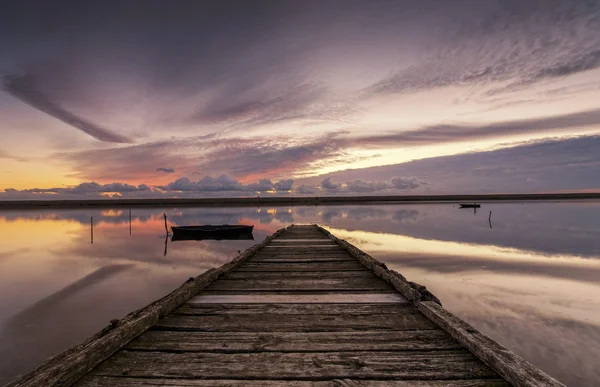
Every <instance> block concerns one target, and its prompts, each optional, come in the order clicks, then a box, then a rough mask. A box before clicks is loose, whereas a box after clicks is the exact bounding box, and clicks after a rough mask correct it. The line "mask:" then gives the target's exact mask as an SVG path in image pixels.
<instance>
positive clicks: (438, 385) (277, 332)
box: [8, 226, 562, 387]
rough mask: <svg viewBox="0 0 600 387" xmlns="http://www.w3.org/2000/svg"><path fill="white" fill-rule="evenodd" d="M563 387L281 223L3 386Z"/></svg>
mask: <svg viewBox="0 0 600 387" xmlns="http://www.w3.org/2000/svg"><path fill="white" fill-rule="evenodd" d="M509 385H514V386H519V387H524V386H539V387H541V386H562V384H561V383H560V382H558V381H556V380H555V379H553V378H552V377H550V376H549V375H547V374H545V373H544V372H542V371H541V370H539V369H537V368H536V367H534V366H533V365H531V364H529V363H528V362H526V361H525V360H523V359H522V358H520V357H519V356H517V355H516V354H514V353H512V352H511V351H509V350H507V349H506V348H504V347H502V346H501V345H500V344H498V343H497V342H495V341H493V340H492V339H490V338H489V337H487V336H485V335H484V334H482V333H480V332H479V331H477V330H476V329H474V328H473V327H471V326H470V325H468V324H467V323H465V322H464V321H462V320H460V319H459V318H457V317H456V316H454V315H452V314H451V313H450V312H448V311H446V310H445V309H444V308H443V307H442V306H441V305H440V303H439V300H438V299H437V298H436V297H435V296H433V295H432V294H431V293H430V292H429V291H427V289H426V288H425V287H423V286H421V285H418V284H415V283H412V282H408V281H407V280H406V279H405V278H404V277H403V276H402V275H400V274H399V273H397V272H395V271H392V270H389V269H388V268H387V267H386V266H385V265H384V264H382V263H380V262H378V261H376V260H375V259H373V258H371V257H370V256H368V255H367V254H365V253H363V252H362V251H360V250H359V249H357V248H356V247H354V246H352V245H351V244H349V243H347V242H345V241H342V240H340V239H338V238H336V237H335V236H333V235H331V234H330V233H329V232H327V231H326V230H324V229H322V228H320V227H318V226H290V227H288V228H286V229H282V230H279V231H278V232H276V233H275V234H273V235H272V236H270V237H268V238H267V239H265V241H263V242H262V243H260V244H258V245H255V246H254V247H251V248H250V249H248V250H246V251H245V252H244V253H242V254H240V255H239V256H238V257H237V258H236V259H234V260H233V261H232V262H230V263H227V264H225V265H223V266H221V267H220V268H217V269H211V270H209V271H207V272H205V273H204V274H202V275H200V276H198V277H196V278H190V279H189V280H188V281H187V282H185V283H184V284H183V285H182V286H181V287H180V288H178V289H176V290H175V291H173V292H172V293H170V294H169V295H167V296H165V297H164V298H162V299H160V300H158V301H155V302H154V303H152V304H150V305H148V306H146V307H144V308H142V309H140V310H138V311H136V312H133V313H131V314H129V315H127V316H125V317H124V318H123V319H121V320H112V321H111V324H110V325H109V326H107V327H106V328H105V329H104V330H102V331H101V332H99V333H97V334H96V335H94V336H92V337H91V338H89V339H88V340H87V341H86V342H84V343H83V344H81V345H79V346H77V347H74V348H71V349H69V350H67V351H65V352H63V353H61V354H59V355H56V356H55V357H53V358H51V359H49V360H48V361H46V362H45V363H44V364H42V365H41V366H40V367H38V368H37V369H36V370H34V371H32V372H31V373H29V374H27V375H24V376H22V377H21V378H19V379H18V380H16V381H14V382H12V383H10V384H9V385H8V386H10V387H16V386H78V387H105V386H121V387H134V386H135V387H140V386H186V387H207V386H245V387H248V386H252V387H258V386H267V387H271V386H292V387H325V386H340V387H358V386H361V387H392V386H417V387H425V386H428V387H442V386H462V387H467V386H469V387H475V386H493V387H500V386H509Z"/></svg>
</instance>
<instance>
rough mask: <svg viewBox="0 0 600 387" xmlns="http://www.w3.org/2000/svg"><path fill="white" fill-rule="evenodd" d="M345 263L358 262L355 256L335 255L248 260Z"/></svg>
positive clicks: (262, 261)
mask: <svg viewBox="0 0 600 387" xmlns="http://www.w3.org/2000/svg"><path fill="white" fill-rule="evenodd" d="M328 262H331V263H338V262H339V263H344V262H350V263H351V262H356V260H355V259H354V258H349V257H339V258H335V257H329V258H327V257H322V258H312V257H311V258H295V257H290V258H284V257H281V258H260V259H253V260H252V261H248V263H264V264H267V263H286V264H291V263H303V264H307V263H328Z"/></svg>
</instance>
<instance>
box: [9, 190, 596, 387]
mask: <svg viewBox="0 0 600 387" xmlns="http://www.w3.org/2000/svg"><path fill="white" fill-rule="evenodd" d="M490 211H492V215H491V219H490V218H489V212H490ZM163 213H166V214H167V217H168V221H169V225H186V224H224V223H229V224H233V223H246V224H254V225H255V226H254V238H255V241H251V240H248V241H202V242H196V241H183V242H171V241H170V240H168V239H166V237H165V225H164V219H163ZM91 217H93V219H94V220H93V222H94V228H93V243H92V235H91V230H90V218H91ZM291 223H318V224H320V225H322V226H324V227H326V228H327V229H329V230H330V231H331V232H332V233H333V234H334V235H336V236H338V237H340V238H342V239H346V240H347V241H349V242H351V243H353V244H355V245H356V246H357V247H359V248H361V249H363V250H364V251H365V252H367V253H369V254H371V255H372V256H373V257H375V258H376V259H379V260H381V261H383V262H385V263H386V264H387V265H388V267H390V268H392V269H394V270H397V271H399V272H400V273H402V274H403V275H404V276H405V277H406V278H407V279H408V280H410V281H415V282H418V283H420V284H422V285H425V286H427V288H428V289H429V290H430V291H431V292H432V293H433V294H435V295H436V296H437V297H438V298H439V299H440V300H441V301H442V304H443V305H444V307H446V308H447V309H449V310H450V311H451V312H453V313H455V314H456V315H458V316H459V317H461V318H463V319H464V320H466V321H467V322H469V323H470V324H472V325H473V326H475V327H476V328H478V329H480V330H481V331H483V332H484V333H486V334H488V335H489V336H491V337H492V338H494V339H495V340H497V341H499V342H500V343H502V344H503V345H505V346H506V347H508V348H510V349H511V350H513V351H515V352H516V353H518V354H519V355H521V356H523V357H524V358H525V359H527V360H529V361H530V362H532V363H534V364H535V365H537V366H539V367H540V368H542V369H543V370H545V371H546V372H548V373H549V374H551V375H553V376H554V377H556V378H558V379H559V380H561V381H562V382H564V383H566V384H567V385H569V386H597V385H600V367H598V365H599V360H598V359H600V202H597V201H565V202H529V203H524V204H521V203H496V202H494V203H484V204H483V205H482V208H481V209H479V210H478V211H477V212H474V211H473V210H472V209H458V206H453V205H452V204H447V203H446V204H414V205H413V204H401V205H390V204H387V205H343V206H311V207H302V206H298V207H268V208H257V207H230V208H166V209H159V208H158V209H157V208H147V209H143V208H134V209H133V210H132V212H131V221H130V214H129V210H128V209H118V208H115V209H96V208H94V209H78V210H20V211H2V212H0V235H1V237H0V359H1V361H0V384H4V383H6V382H8V381H9V380H10V379H12V378H14V377H15V376H17V375H18V374H20V373H23V372H27V371H29V370H31V369H33V368H35V367H36V366H37V365H39V364H40V363H41V362H43V361H44V360H45V359H46V358H48V357H49V356H51V355H53V354H55V353H58V352H60V351H62V350H64V349H66V348H69V347H71V346H73V345H76V344H78V343H80V342H82V341H83V340H85V339H86V338H87V337H88V336H90V335H92V334H93V333H95V332H96V331H98V330H100V329H101V328H103V327H104V326H106V325H108V323H109V321H110V320H111V319H114V318H120V317H123V316H124V315H126V314H127V313H129V312H131V311H132V310H134V309H137V308H140V307H142V306H144V305H146V304H148V303H149V302H151V301H153V300H155V299H157V298H160V297H162V296H164V295H165V294H167V293H168V292H170V291H171V290H173V289H174V288H176V287H177V286H179V285H180V284H181V283H182V282H184V281H185V280H186V279H188V278H189V277H192V276H196V275H198V274H200V273H202V272H203V271H205V270H207V269H209V268H211V267H216V266H220V265H222V264H223V263H225V262H227V261H229V260H231V259H232V258H234V257H235V256H237V254H238V251H243V250H244V249H246V248H248V247H250V246H251V245H253V244H255V243H258V242H259V241H261V240H263V239H264V238H265V237H266V236H268V235H269V234H272V233H273V232H274V231H276V230H278V229H280V228H282V227H286V226H288V225H289V224H291Z"/></svg>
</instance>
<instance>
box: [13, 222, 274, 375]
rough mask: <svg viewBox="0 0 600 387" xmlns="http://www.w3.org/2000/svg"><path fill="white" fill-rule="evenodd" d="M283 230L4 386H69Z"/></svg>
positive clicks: (114, 321) (114, 322)
mask: <svg viewBox="0 0 600 387" xmlns="http://www.w3.org/2000/svg"><path fill="white" fill-rule="evenodd" d="M283 231H284V229H282V230H279V231H277V232H276V233H275V234H273V235H271V236H269V237H267V238H266V239H265V240H264V241H263V242H261V243H260V244H257V245H254V246H252V247H250V248H249V249H247V250H246V251H244V252H243V253H242V254H240V255H239V256H238V257H237V258H236V259H234V260H233V261H231V262H229V263H226V264H225V265H223V266H221V267H219V268H218V269H210V270H208V271H206V272H205V273H203V274H201V275H199V276H197V277H196V278H190V279H189V280H188V281H186V282H185V283H184V284H183V285H181V286H180V287H179V288H177V289H175V290H174V291H173V292H171V293H169V294H168V295H166V296H165V297H163V298H161V299H159V300H157V301H154V302H153V303H151V304H149V305H147V306H145V307H144V308H142V309H139V310H137V311H135V312H132V313H130V314H128V315H127V316H125V317H124V318H122V319H121V320H113V321H111V325H109V326H107V327H106V328H104V329H103V330H102V331H100V332H98V333H96V334H95V335H94V336H92V337H90V338H89V339H88V340H86V341H85V342H84V343H82V344H80V345H78V346H75V347H73V348H70V349H68V350H66V351H64V352H62V353H60V354H58V355H56V356H54V357H52V358H50V359H48V360H47V361H46V362H44V363H43V364H42V365H40V366H39V367H38V368H36V369H35V370H33V371H31V372H30V373H28V374H25V375H23V376H21V377H19V378H18V379H16V380H15V381H13V382H11V383H9V384H7V385H6V386H5V387H21V386H23V387H24V386H52V385H56V384H59V383H60V384H61V385H65V386H69V385H71V384H73V383H75V382H76V381H77V380H79V379H80V378H81V377H82V376H83V375H85V374H86V373H87V372H89V371H90V370H91V369H92V368H94V367H95V366H96V365H97V364H98V363H100V362H102V361H103V360H104V359H106V358H108V357H109V356H111V355H112V354H114V353H115V352H116V351H118V350H119V349H120V348H122V347H123V346H125V345H126V344H127V343H128V342H129V341H131V340H132V339H134V338H135V337H137V336H138V335H140V334H141V333H142V332H144V331H146V330H147V329H148V327H150V326H151V325H152V324H154V323H155V322H156V321H158V320H159V319H160V318H161V317H163V316H165V315H167V314H169V313H171V312H172V311H173V310H175V309H176V308H177V307H179V306H180V305H181V304H183V303H184V302H186V301H187V300H189V299H190V298H191V297H192V296H193V295H194V294H197V293H198V292H199V291H200V290H201V289H203V288H204V287H205V286H207V285H209V284H210V283H211V282H213V281H214V280H216V279H217V278H219V276H221V275H222V274H223V273H226V272H227V271H229V270H231V269H233V268H235V267H237V266H238V265H239V264H240V263H241V262H243V261H244V260H246V259H247V258H248V257H250V256H252V255H253V254H255V253H256V252H257V251H258V250H260V249H262V248H263V246H265V245H266V244H268V243H269V242H270V241H271V239H273V238H275V237H276V236H277V235H279V234H280V233H282V232H283Z"/></svg>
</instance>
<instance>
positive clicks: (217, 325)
mask: <svg viewBox="0 0 600 387" xmlns="http://www.w3.org/2000/svg"><path fill="white" fill-rule="evenodd" d="M435 328H436V325H435V324H433V323H432V322H431V321H429V320H428V319H426V318H425V317H424V316H423V315H421V314H398V315H394V316H390V315H389V314H385V315H372V316H365V315H358V316H353V317H352V318H348V316H344V315H327V316H321V317H317V318H315V316H314V315H286V316H282V315H280V314H263V315H257V314H250V315H235V316H232V315H210V316H202V317H201V318H198V317H197V316H189V315H176V314H171V315H169V316H167V317H165V318H163V319H161V320H160V321H159V322H157V323H156V324H155V325H154V326H153V327H152V329H161V330H188V331H202V332H328V331H330V332H339V331H348V330H414V329H435Z"/></svg>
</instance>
